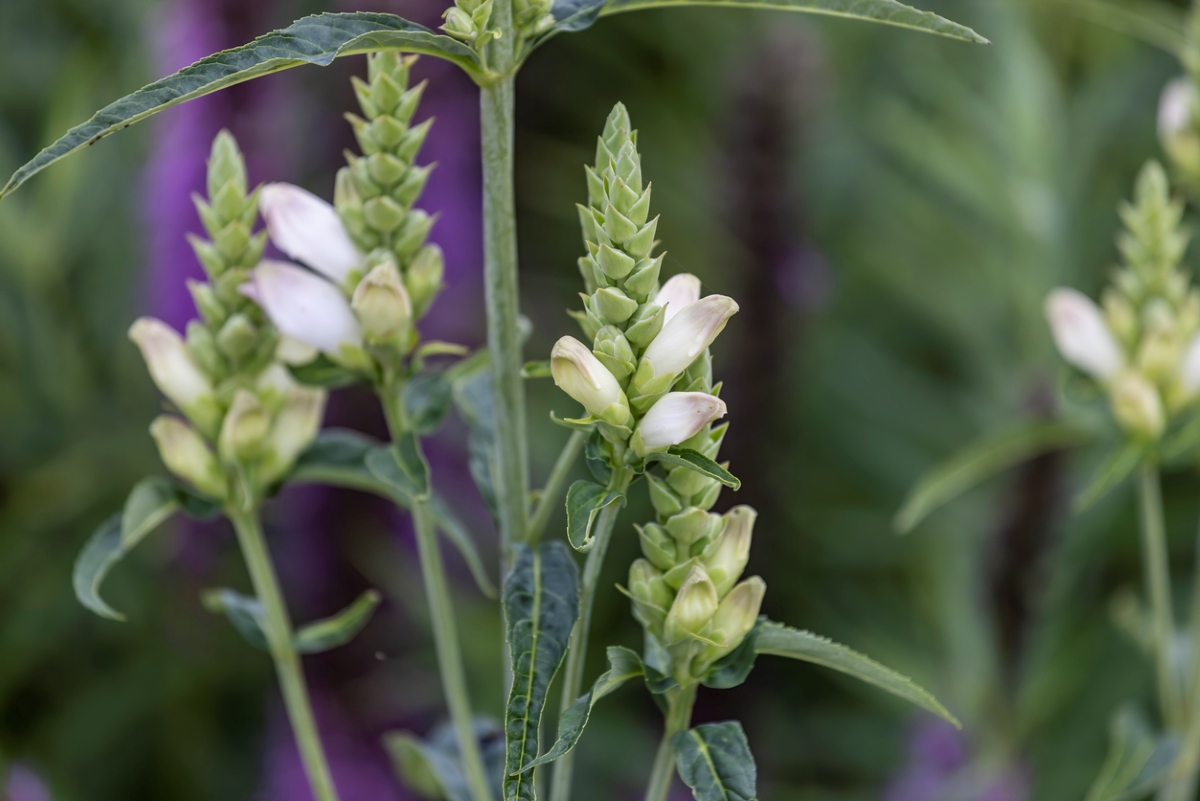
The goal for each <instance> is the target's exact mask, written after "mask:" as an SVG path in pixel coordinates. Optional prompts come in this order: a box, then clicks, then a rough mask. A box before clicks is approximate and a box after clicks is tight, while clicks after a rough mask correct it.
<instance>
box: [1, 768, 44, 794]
mask: <svg viewBox="0 0 1200 801" xmlns="http://www.w3.org/2000/svg"><path fill="white" fill-rule="evenodd" d="M4 793H5V795H4V797H5V798H6V799H8V801H51V795H50V790H49V788H47V787H46V783H45V782H43V781H42V780H41V778H40V777H39V776H38V775H37V774H36V773H34V772H33V771H32V770H31V769H30V768H28V767H27V766H25V765H23V764H21V763H20V762H15V763H13V764H12V765H10V766H9V768H8V778H7V779H6V780H5V782H4Z"/></svg>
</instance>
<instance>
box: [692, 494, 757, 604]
mask: <svg viewBox="0 0 1200 801" xmlns="http://www.w3.org/2000/svg"><path fill="white" fill-rule="evenodd" d="M757 518H758V512H756V511H754V509H753V508H752V507H749V506H745V505H742V506H735V507H733V508H732V509H730V510H729V511H728V512H726V513H725V529H724V530H723V531H722V532H721V533H720V534H719V535H718V536H717V538H716V539H715V540H713V541H712V542H711V543H709V545H708V547H706V548H705V549H704V553H702V554H700V561H701V562H703V563H704V566H705V567H706V568H708V575H709V578H711V579H712V581H713V585H714V586H715V587H716V588H717V595H718V596H723V595H724V594H725V593H727V592H729V588H730V587H732V586H733V585H734V583H735V582H736V581H737V580H738V579H739V578H741V576H742V571H743V570H745V569H746V562H747V561H748V560H749V559H750V539H751V535H752V534H753V533H754V521H755V520H756V519H757Z"/></svg>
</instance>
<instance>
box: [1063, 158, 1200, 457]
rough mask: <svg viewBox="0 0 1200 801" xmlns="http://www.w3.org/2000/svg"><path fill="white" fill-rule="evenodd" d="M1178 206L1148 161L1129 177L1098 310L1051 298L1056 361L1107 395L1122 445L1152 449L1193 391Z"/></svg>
mask: <svg viewBox="0 0 1200 801" xmlns="http://www.w3.org/2000/svg"><path fill="white" fill-rule="evenodd" d="M1182 216H1183V204H1182V203H1181V202H1177V201H1172V199H1171V197H1170V194H1169V187H1168V184H1167V176H1166V173H1165V172H1164V170H1163V169H1162V167H1161V166H1159V165H1158V164H1156V163H1153V162H1151V163H1150V164H1148V165H1146V167H1144V168H1143V169H1142V172H1141V174H1140V175H1139V176H1138V181H1137V187H1136V190H1135V199H1134V203H1133V204H1125V205H1124V206H1123V207H1122V209H1121V218H1122V220H1123V222H1124V224H1125V228H1126V231H1125V232H1123V233H1122V235H1121V236H1120V237H1119V238H1118V247H1119V249H1120V251H1121V255H1122V257H1123V259H1124V266H1122V267H1121V268H1119V269H1118V270H1117V271H1116V272H1115V273H1114V275H1113V281H1112V285H1111V286H1110V287H1108V288H1107V289H1106V290H1105V291H1104V294H1103V297H1102V305H1103V311H1102V310H1101V309H1100V308H1098V307H1097V306H1096V304H1094V303H1093V302H1092V301H1091V300H1090V299H1088V298H1087V297H1086V296H1085V295H1083V294H1081V293H1079V292H1077V291H1075V290H1073V289H1056V290H1054V291H1053V292H1051V293H1050V296H1049V298H1048V299H1047V301H1046V316H1047V318H1048V319H1049V321H1050V328H1051V331H1052V333H1053V335H1054V341H1055V344H1056V345H1057V346H1058V350H1059V352H1060V353H1061V354H1062V356H1063V358H1064V359H1066V360H1067V361H1068V362H1070V363H1071V364H1072V365H1074V366H1075V367H1077V368H1079V369H1080V370H1082V371H1083V372H1085V373H1087V374H1088V375H1090V376H1091V377H1092V378H1094V379H1095V380H1096V381H1097V382H1099V383H1100V385H1101V386H1102V387H1103V388H1104V389H1105V391H1106V392H1107V394H1108V396H1109V398H1110V400H1111V403H1112V412H1113V416H1114V417H1115V418H1116V419H1117V421H1118V423H1120V425H1121V426H1122V428H1124V429H1125V430H1126V431H1127V432H1128V433H1129V434H1130V435H1131V436H1134V437H1136V438H1139V439H1145V440H1155V439H1157V438H1158V437H1159V436H1161V435H1162V433H1163V431H1164V430H1165V429H1166V427H1167V425H1168V424H1169V423H1170V422H1171V420H1172V418H1174V417H1175V416H1176V415H1178V414H1179V413H1180V412H1182V411H1183V410H1184V409H1185V408H1186V407H1188V406H1189V405H1190V404H1191V403H1192V402H1193V401H1194V400H1195V398H1196V396H1197V391H1200V290H1198V289H1196V288H1194V287H1193V286H1192V285H1191V283H1190V280H1189V276H1188V274H1187V273H1186V272H1184V271H1183V270H1181V269H1180V268H1179V263H1180V260H1181V259H1182V258H1183V254H1184V251H1185V250H1186V249H1187V245H1188V235H1187V234H1186V233H1184V232H1183V231H1182V230H1181V229H1180V225H1179V223H1180V219H1181V218H1182Z"/></svg>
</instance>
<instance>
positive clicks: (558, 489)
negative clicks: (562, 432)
mask: <svg viewBox="0 0 1200 801" xmlns="http://www.w3.org/2000/svg"><path fill="white" fill-rule="evenodd" d="M586 440H587V435H586V434H584V433H583V432H582V431H572V432H571V438H570V439H568V440H567V444H566V445H564V446H563V449H562V453H560V454H559V455H558V461H557V462H555V463H554V469H553V470H551V471H550V477H549V478H547V479H546V486H545V487H544V488H543V489H542V497H541V499H540V500H539V501H538V505H537V509H535V510H534V512H533V519H532V520H531V521H530V522H529V541H530V542H537V540H538V538H539V537H541V536H542V532H543V531H545V530H546V524H547V523H549V522H550V515H552V514H554V506H555V504H557V503H558V498H559V496H560V495H561V494H562V489H563V484H566V483H567V476H568V475H570V473H571V467H572V466H574V464H575V460H576V459H578V458H579V452H580V451H582V450H583V443H584V442H585V441H586Z"/></svg>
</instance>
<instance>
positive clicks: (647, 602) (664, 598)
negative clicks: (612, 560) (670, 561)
mask: <svg viewBox="0 0 1200 801" xmlns="http://www.w3.org/2000/svg"><path fill="white" fill-rule="evenodd" d="M662 576H663V574H662V571H661V570H659V569H658V568H656V567H654V566H653V565H652V564H650V563H649V562H647V561H646V560H645V559H637V560H635V561H634V563H633V564H632V565H630V566H629V594H630V595H631V596H633V611H634V615H635V616H636V617H637V619H638V621H639V622H640V623H642V624H643V625H645V626H649V627H651V628H652V629H654V630H655V631H657V630H658V629H659V628H660V627H661V626H662V624H663V621H664V620H665V619H666V616H667V610H668V609H669V608H670V607H671V601H672V595H671V590H670V588H669V587H667V585H666V583H665V582H664V581H663V577H662Z"/></svg>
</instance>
